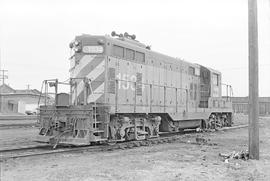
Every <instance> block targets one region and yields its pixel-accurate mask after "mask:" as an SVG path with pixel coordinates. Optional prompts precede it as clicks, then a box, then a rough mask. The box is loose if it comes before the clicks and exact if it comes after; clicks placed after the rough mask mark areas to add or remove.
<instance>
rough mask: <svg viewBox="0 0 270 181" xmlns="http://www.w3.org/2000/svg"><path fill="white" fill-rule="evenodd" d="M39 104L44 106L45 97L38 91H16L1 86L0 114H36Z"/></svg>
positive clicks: (49, 100)
mask: <svg viewBox="0 0 270 181" xmlns="http://www.w3.org/2000/svg"><path fill="white" fill-rule="evenodd" d="M47 99H48V102H51V101H52V99H51V98H47ZM38 102H39V104H44V102H45V96H44V95H41V92H40V91H38V90H36V89H25V90H15V89H13V88H11V87H10V86H8V85H6V84H3V85H1V86H0V114H6V113H8V114H10V113H14V114H17V113H21V114H25V113H26V111H28V112H36V108H38Z"/></svg>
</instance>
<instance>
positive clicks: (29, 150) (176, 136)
mask: <svg viewBox="0 0 270 181" xmlns="http://www.w3.org/2000/svg"><path fill="white" fill-rule="evenodd" d="M244 127H247V125H239V126H234V127H224V128H221V129H219V130H224V131H226V130H231V129H239V128H244ZM195 132H196V131H195V130H188V131H185V132H176V133H162V134H161V135H160V137H157V138H151V139H148V140H140V141H129V142H121V143H116V144H114V145H92V146H82V147H58V148H57V149H55V150H54V149H52V146H51V145H38V146H32V147H25V148H15V149H6V150H0V160H1V161H4V160H8V159H12V158H22V157H31V156H40V155H49V154H58V153H75V152H85V151H87V152H98V151H112V150H116V149H130V148H133V147H140V146H150V145H155V144H161V143H172V142H178V143H189V144H209V145H213V143H206V142H196V141H193V142H191V141H190V140H185V139H183V138H185V136H187V135H189V134H190V133H195ZM187 133H189V134H187ZM198 134H200V135H202V133H198ZM194 136H195V135H194ZM214 145H215V144H214Z"/></svg>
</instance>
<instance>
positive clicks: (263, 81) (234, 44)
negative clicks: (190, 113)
mask: <svg viewBox="0 0 270 181" xmlns="http://www.w3.org/2000/svg"><path fill="white" fill-rule="evenodd" d="M247 2H248V0H204V1H202V0H168V1H164V0H163V1H162V0H148V1H145V0H136V1H135V0H133V1H131V0H114V1H110V0H91V1H90V0H76V1H74V0H24V1H21V0H0V25H1V26H0V49H1V67H0V68H1V69H6V70H8V80H6V83H7V84H9V85H10V86H11V87H13V88H14V89H26V88H27V85H28V84H30V88H31V89H38V90H40V88H41V83H42V81H43V80H45V79H51V78H58V79H59V80H62V81H64V80H67V79H68V78H69V66H70V63H69V60H68V58H69V57H70V49H69V48H68V44H69V43H70V42H71V41H72V40H73V39H74V37H75V36H76V35H81V34H92V35H105V34H110V33H111V31H116V32H117V33H124V32H128V33H130V34H136V37H137V40H139V41H140V42H142V43H145V44H147V45H151V47H152V50H154V51H157V52H160V53H163V54H166V55H169V56H172V57H178V58H183V59H185V60H186V61H190V62H194V63H198V64H201V65H204V66H208V67H211V68H213V69H216V70H219V71H220V72H221V73H222V79H223V80H222V82H223V83H226V84H230V85H232V87H233V92H234V96H247V95H248V7H247ZM258 28H259V95H260V96H270V33H269V32H270V0H258Z"/></svg>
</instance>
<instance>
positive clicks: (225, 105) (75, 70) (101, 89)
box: [38, 32, 232, 145]
mask: <svg viewBox="0 0 270 181" xmlns="http://www.w3.org/2000/svg"><path fill="white" fill-rule="evenodd" d="M69 46H70V48H71V50H72V52H73V55H72V56H71V58H70V65H71V66H70V70H69V71H70V79H69V82H60V81H58V80H57V79H54V80H45V81H44V82H43V83H44V87H45V94H46V96H45V97H47V96H49V95H48V94H49V93H51V92H49V91H48V90H49V89H52V88H53V89H54V93H53V94H54V96H53V97H54V99H55V101H54V103H53V104H48V103H47V101H45V104H44V105H41V106H40V108H39V116H38V118H39V123H40V131H39V136H38V138H39V140H40V141H46V142H49V143H50V144H53V145H57V144H67V145H90V144H91V143H97V142H98V143H102V142H119V141H128V140H142V139H149V138H153V137H158V136H159V134H160V133H161V132H179V131H183V130H185V129H196V128H200V129H211V128H216V127H223V126H231V125H232V102H231V99H230V93H231V91H230V88H231V87H230V86H228V85H226V89H227V96H226V97H222V83H221V73H220V72H219V71H217V70H214V69H211V68H208V67H205V66H202V65H199V64H195V63H190V62H187V61H185V60H182V59H177V58H173V57H170V56H167V55H164V54H161V53H158V52H155V51H152V50H151V48H150V46H146V45H145V44H143V43H141V42H139V41H137V40H136V36H135V35H129V34H128V33H125V34H116V33H115V32H112V34H111V36H109V35H105V36H93V35H87V34H83V35H80V36H76V37H75V40H73V41H72V42H71V43H70V45H69ZM63 84H65V85H68V87H69V93H60V92H59V86H62V85H63Z"/></svg>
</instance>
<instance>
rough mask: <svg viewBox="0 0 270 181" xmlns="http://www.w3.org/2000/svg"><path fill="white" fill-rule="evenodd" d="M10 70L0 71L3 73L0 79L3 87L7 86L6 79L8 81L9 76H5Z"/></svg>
mask: <svg viewBox="0 0 270 181" xmlns="http://www.w3.org/2000/svg"><path fill="white" fill-rule="evenodd" d="M7 71H8V70H4V69H3V70H0V72H1V75H0V76H1V77H0V79H2V85H4V84H5V79H8V76H7V75H5V74H6V72H7Z"/></svg>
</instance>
